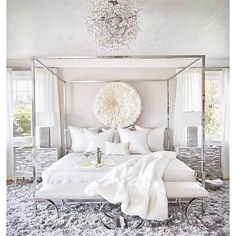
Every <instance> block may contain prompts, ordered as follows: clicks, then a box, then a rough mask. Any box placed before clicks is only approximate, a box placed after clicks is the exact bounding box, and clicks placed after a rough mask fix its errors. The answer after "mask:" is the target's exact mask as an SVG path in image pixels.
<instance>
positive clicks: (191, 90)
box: [173, 69, 202, 147]
mask: <svg viewBox="0 0 236 236" xmlns="http://www.w3.org/2000/svg"><path fill="white" fill-rule="evenodd" d="M201 75H202V74H201V69H188V70H187V71H185V72H183V73H181V74H179V75H177V83H176V99H175V112H174V142H173V144H174V146H175V147H176V146H186V144H187V134H186V127H185V126H184V125H183V115H184V112H187V111H202V101H201V97H202V96H201V94H202V77H201ZM201 133H202V132H201V129H198V139H199V140H198V144H199V145H201Z"/></svg>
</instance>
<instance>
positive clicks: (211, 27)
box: [7, 0, 229, 66]
mask: <svg viewBox="0 0 236 236" xmlns="http://www.w3.org/2000/svg"><path fill="white" fill-rule="evenodd" d="M138 3H139V5H140V6H141V11H140V14H139V26H140V31H139V33H138V36H137V39H136V41H135V42H134V43H133V44H132V45H131V47H130V48H129V49H125V50H123V51H122V52H121V53H120V54H123V55H165V54H177V55H178V54H204V55H206V57H207V62H208V63H210V61H215V62H216V63H215V64H217V63H218V65H219V66H220V64H221V63H225V61H226V62H227V61H228V59H229V1H228V0H227V1H226V0H146V1H144V0H139V1H138ZM88 7H89V4H88V1H87V0H77V1H70V0H64V1H62V0H61V1H60V0H57V1H53V0H51V1H47V0H41V1H39V0H8V7H7V43H8V45H7V57H8V59H29V58H31V57H32V56H58V55H60V56H74V55H76V56H80V55H83V56H85V55H86V56H87V55H114V54H117V53H114V52H106V51H100V50H99V49H98V48H97V47H96V46H94V45H93V44H92V42H91V41H90V38H89V36H88V33H87V30H86V27H85V17H86V14H87V10H88ZM224 65H225V64H224Z"/></svg>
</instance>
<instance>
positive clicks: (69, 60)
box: [31, 55, 206, 187]
mask: <svg viewBox="0 0 236 236" xmlns="http://www.w3.org/2000/svg"><path fill="white" fill-rule="evenodd" d="M171 60H172V63H173V60H175V63H174V66H173V67H175V68H180V69H179V70H178V72H176V73H175V74H173V75H171V76H169V77H168V78H166V79H132V80H124V79H121V80H118V81H119V82H147V83H148V82H163V81H165V82H166V83H167V86H166V87H167V91H166V95H167V104H166V112H167V113H166V114H167V147H168V148H167V149H169V148H170V131H169V128H170V91H169V82H170V80H172V79H174V78H176V76H177V75H179V74H181V73H183V72H184V71H186V70H188V69H189V68H194V67H196V66H197V68H200V69H201V77H202V95H201V101H202V121H201V125H202V126H201V127H202V142H201V146H202V148H201V150H202V151H201V177H202V186H203V187H205V176H206V174H205V55H153V56H91V57H84V56H78V57H33V58H32V63H31V72H32V139H33V160H34V163H36V155H35V149H36V109H35V105H36V103H35V99H36V98H35V90H36V86H35V77H36V75H35V69H36V68H37V67H41V68H44V69H45V70H47V71H49V72H51V73H52V74H53V75H55V78H56V79H57V80H58V81H59V82H61V83H62V84H63V111H64V118H63V119H64V121H63V124H64V130H63V135H64V140H62V141H63V142H62V143H64V153H65V152H66V148H67V147H66V144H67V140H66V137H67V135H66V130H67V118H66V115H67V114H66V97H67V91H66V84H67V83H108V82H115V81H117V80H115V81H114V80H110V81H109V80H70V81H66V80H65V79H64V78H62V77H61V76H60V75H59V73H56V72H54V71H53V70H52V69H51V68H52V67H59V68H60V67H64V66H61V63H62V62H63V63H65V64H67V65H68V64H69V65H70V66H69V67H73V68H75V67H82V68H86V67H93V66H94V65H96V67H99V68H105V67H106V66H114V67H117V66H118V67H119V66H123V67H127V65H130V67H132V66H134V65H136V66H137V65H138V66H137V68H138V67H139V66H141V67H144V68H149V67H150V68H160V67H161V66H163V65H165V64H166V63H168V61H171ZM176 61H178V63H179V61H180V64H178V63H176ZM157 62H158V63H159V64H158V63H157ZM173 67H172V68H173ZM58 84H59V83H58ZM58 90H59V85H58ZM60 99H61V98H60V93H59V102H60ZM60 109H61V108H60ZM35 166H36V165H35V164H34V169H33V179H34V186H35V187H36V184H37V183H36V182H37V177H36V167H35Z"/></svg>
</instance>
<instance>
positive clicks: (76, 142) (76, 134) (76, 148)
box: [68, 126, 100, 152]
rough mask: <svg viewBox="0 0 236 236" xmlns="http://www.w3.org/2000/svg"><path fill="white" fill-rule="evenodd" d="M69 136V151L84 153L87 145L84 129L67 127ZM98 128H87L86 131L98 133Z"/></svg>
mask: <svg viewBox="0 0 236 236" xmlns="http://www.w3.org/2000/svg"><path fill="white" fill-rule="evenodd" d="M68 128H69V130H70V136H71V151H72V152H84V151H85V147H86V146H87V145H88V142H87V139H86V136H85V133H84V130H85V129H84V128H76V127H73V126H68ZM99 129H100V127H99V126H98V127H94V128H88V129H87V130H89V131H92V132H95V133H98V131H99Z"/></svg>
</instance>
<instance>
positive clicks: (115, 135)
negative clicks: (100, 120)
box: [102, 128, 120, 143]
mask: <svg viewBox="0 0 236 236" xmlns="http://www.w3.org/2000/svg"><path fill="white" fill-rule="evenodd" d="M109 130H110V129H105V128H102V132H107V131H109ZM112 141H113V143H120V135H119V131H118V130H117V129H115V130H114V133H113V140H112Z"/></svg>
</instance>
